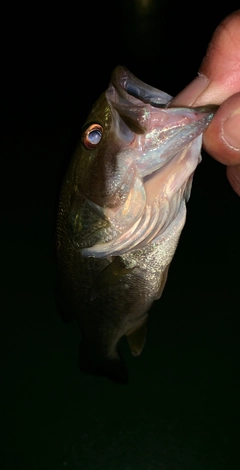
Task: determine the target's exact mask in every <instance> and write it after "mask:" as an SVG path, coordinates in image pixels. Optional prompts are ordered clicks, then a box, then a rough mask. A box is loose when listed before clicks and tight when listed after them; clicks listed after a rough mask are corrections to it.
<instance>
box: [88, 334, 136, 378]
mask: <svg viewBox="0 0 240 470" xmlns="http://www.w3.org/2000/svg"><path fill="white" fill-rule="evenodd" d="M79 368H80V370H81V371H82V372H84V373H85V374H92V375H98V376H103V377H107V378H108V379H110V380H111V381H112V382H115V383H118V384H126V383H128V371H127V368H126V365H125V363H124V361H123V359H122V358H121V354H120V353H119V352H117V353H116V355H115V357H104V356H102V355H101V354H97V353H96V352H95V353H94V354H93V353H92V351H91V352H89V351H88V349H87V348H86V347H85V345H84V342H82V343H81V344H80V347H79Z"/></svg>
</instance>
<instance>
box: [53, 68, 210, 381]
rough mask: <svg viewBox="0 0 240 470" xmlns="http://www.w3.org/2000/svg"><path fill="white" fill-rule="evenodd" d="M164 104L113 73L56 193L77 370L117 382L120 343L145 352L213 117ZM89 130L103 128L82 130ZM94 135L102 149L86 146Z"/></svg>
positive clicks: (121, 366) (60, 259)
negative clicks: (74, 327) (155, 306)
mask: <svg viewBox="0 0 240 470" xmlns="http://www.w3.org/2000/svg"><path fill="white" fill-rule="evenodd" d="M170 102H171V96H170V95H168V94H166V93H164V92H161V91H159V90H157V89H154V88H152V87H150V86H148V85H146V84H144V83H143V82H141V81H140V80H138V79H137V78H136V77H134V76H133V75H132V74H131V73H130V72H129V71H127V70H126V69H125V68H123V67H117V68H116V69H115V70H114V71H113V74H112V78H111V82H110V85H109V87H108V89H107V90H106V92H105V93H103V94H102V95H101V97H100V98H99V100H98V101H97V102H96V103H95V104H94V105H93V107H92V110H91V112H90V114H89V116H88V118H87V121H86V124H85V125H84V127H83V131H82V138H81V141H80V143H79V146H78V148H77V149H76V152H75V153H74V155H73V158H72V160H71V162H70V165H69V168H68V171H67V174H66V177H65V179H64V182H63V186H62V190H61V194H60V201H59V210H58V219H57V264H58V278H59V279H58V281H59V286H60V288H59V292H60V295H61V299H60V302H59V306H60V310H61V312H60V314H61V316H62V317H63V318H64V319H65V320H66V319H67V320H71V319H72V318H75V319H76V320H77V321H78V324H79V328H80V335H81V342H80V353H79V365H80V368H81V370H83V371H84V372H87V373H93V374H97V375H105V376H107V377H108V378H110V379H111V380H113V381H115V382H120V383H125V382H127V380H128V372H127V368H126V366H125V363H124V361H123V360H122V358H121V356H120V353H119V350H118V343H119V341H120V339H121V338H122V337H123V336H124V335H126V336H127V339H128V343H129V346H130V348H131V351H132V354H133V355H135V356H138V355H139V354H140V353H141V352H142V349H143V347H144V344H145V339H146V325H147V318H148V311H149V309H150V307H151V305H152V303H153V302H154V301H155V300H156V299H158V298H159V297H160V296H161V294H162V291H163V289H164V286H165V283H166V279H167V273H168V269H169V265H170V263H171V260H172V258H173V256H174V253H175V250H176V247H177V244H178V241H179V237H180V235H181V231H182V229H183V226H184V223H185V218H186V202H187V200H188V198H189V196H190V192H191V182H192V177H193V173H194V170H195V168H196V166H197V165H198V163H199V162H200V160H201V156H200V151H201V144H202V132H203V131H204V129H205V128H206V127H207V125H208V124H209V122H210V121H211V119H212V117H213V114H214V111H215V110H214V109H213V108H211V107H209V108H208V107H205V108H200V109H199V108H198V109H194V108H192V109H191V108H184V107H182V108H173V107H172V108H171V105H170ZM95 124H97V125H98V126H99V129H100V130H101V129H102V131H100V132H99V134H98V128H96V129H97V130H96V131H93V134H92V135H91V132H90V134H87V133H88V129H89V128H90V127H89V126H92V125H93V126H94V125H95ZM93 129H95V128H94V127H93ZM94 132H95V134H94ZM92 136H93V137H94V138H97V139H99V143H97V144H96V145H95V144H92V143H91V142H88V141H87V140H86V141H85V140H84V139H89V140H90V141H91V138H92ZM86 143H88V144H89V145H90V146H91V148H88V147H87V146H86Z"/></svg>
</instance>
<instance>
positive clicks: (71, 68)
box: [0, 0, 240, 470]
mask: <svg viewBox="0 0 240 470" xmlns="http://www.w3.org/2000/svg"><path fill="white" fill-rule="evenodd" d="M145 4H146V7H145V8H144V1H142V2H141V1H140V0H138V1H137V0H136V1H135V2H134V1H133V0H132V1H126V0H125V1H115V2H112V3H111V2H96V3H95V2H87V3H81V5H79V7H78V10H79V9H80V11H78V10H74V9H71V7H70V6H69V5H67V4H65V5H64V7H62V9H61V7H60V6H59V4H58V5H56V7H55V9H53V8H52V9H50V7H49V6H43V5H41V4H34V5H33V6H32V9H31V8H30V6H28V7H24V5H22V4H21V6H20V7H19V10H17V9H16V8H17V7H16V6H13V5H10V7H9V9H8V11H7V9H5V10H4V11H3V14H2V32H3V38H2V43H1V65H2V67H1V76H2V80H3V82H2V87H1V110H0V115H1V120H2V122H1V185H0V187H1V192H2V194H1V267H2V270H1V271H2V280H1V318H2V321H1V336H2V337H1V342H0V344H1V348H2V352H1V362H2V364H1V379H2V380H1V383H2V385H1V392H0V393H1V397H0V401H1V405H2V418H1V420H0V422H1V438H2V439H1V443H2V452H1V455H2V457H1V468H4V470H5V469H6V470H13V469H18V470H35V469H36V470H39V469H45V470H59V469H63V468H67V469H71V470H72V469H73V470H75V469H86V470H87V469H89V470H93V469H94V470H98V469H106V470H108V469H110V470H135V469H136V470H141V469H143V470H155V469H158V470H193V469H194V470H203V469H204V470H215V469H218V470H223V469H226V470H233V469H239V468H240V449H239V438H240V433H239V425H240V422H239V418H240V413H239V392H240V386H239V385H240V384H239V359H240V346H239V333H240V331H239V301H240V290H239V265H240V251H239V239H240V220H239V211H240V206H239V198H238V197H237V196H236V194H235V193H234V192H233V190H232V189H231V187H230V185H229V184H228V181H227V179H226V176H225V168H224V166H222V165H220V164H219V163H217V162H216V161H215V160H213V159H212V158H211V157H209V156H208V155H206V154H205V153H204V154H203V162H202V163H201V165H200V166H199V167H198V169H197V171H196V174H195V178H194V184H193V191H192V196H191V199H190V202H189V204H188V218H187V224H186V226H185V228H184V231H183V234H182V237H181V240H180V244H179V247H178V250H177V253H176V255H175V258H174V260H173V263H172V266H171V269H170V274H169V279H168V283H167V286H166V288H165V291H164V294H163V297H162V299H161V300H160V301H159V302H157V303H155V305H154V306H153V308H152V309H151V312H150V321H149V328H148V336H147V343H146V346H145V349H144V351H143V353H142V355H141V356H140V357H139V358H137V359H136V358H133V357H132V356H131V355H130V352H129V350H128V347H127V345H126V344H125V341H123V342H122V345H121V347H122V351H123V355H124V357H125V359H126V362H127V365H128V369H129V375H130V380H129V384H128V385H125V386H120V385H115V384H113V383H111V382H109V381H108V380H107V379H104V378H96V377H92V376H85V375H83V374H82V373H80V372H79V370H78V367H77V351H78V340H79V335H78V330H77V326H76V324H71V325H67V326H66V325H64V324H62V322H61V320H60V319H59V317H58V315H57V312H56V308H55V303H54V286H55V267H54V224H55V212H56V203H57V197H58V191H59V186H60V182H61V178H62V174H63V173H64V170H65V167H66V164H67V162H68V160H69V158H70V156H71V153H72V151H73V149H74V147H75V145H76V142H77V140H78V138H79V132H80V129H81V126H82V124H83V123H84V120H85V118H86V115H87V113H88V111H89V109H90V107H91V105H92V104H93V102H94V101H95V100H96V99H97V98H98V96H99V95H100V93H102V91H103V90H105V89H106V87H107V85H108V83H109V80H110V74H111V71H112V69H113V68H114V67H115V66H116V65H118V64H122V65H125V66H127V67H128V68H129V69H130V71H131V72H132V73H134V74H135V75H136V76H137V77H138V78H140V79H141V80H143V81H145V82H147V83H149V84H151V85H152V86H155V87H157V88H159V89H162V90H164V91H166V92H168V93H170V94H172V95H175V94H177V93H178V92H179V91H180V90H181V89H182V88H184V87H185V86H186V84H187V83H189V82H190V81H191V80H192V79H193V78H194V77H195V76H196V74H197V70H198V68H199V65H200V63H201V60H202V58H203V56H204V54H205V51H206V48H207V44H208V42H209V41H210V38H211V35H212V33H213V31H214V29H215V28H216V26H217V25H218V24H219V22H220V21H221V20H222V19H223V18H224V17H225V16H226V15H227V14H229V13H231V12H232V11H234V10H235V9H236V4H235V5H234V3H233V2H231V1H230V2H227V4H226V6H225V7H223V6H222V7H221V6H220V3H219V4H218V6H217V10H216V11H214V10H213V7H211V11H210V10H208V8H207V7H208V3H207V2H205V3H200V2H198V3H192V5H191V6H190V5H185V6H184V5H182V4H181V2H179V3H178V4H177V5H174V4H173V3H172V2H168V3H167V2H164V3H163V2H161V1H157V0H155V1H154V0H152V2H150V1H148V2H147V1H145Z"/></svg>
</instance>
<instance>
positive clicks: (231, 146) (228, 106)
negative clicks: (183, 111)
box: [203, 93, 240, 165]
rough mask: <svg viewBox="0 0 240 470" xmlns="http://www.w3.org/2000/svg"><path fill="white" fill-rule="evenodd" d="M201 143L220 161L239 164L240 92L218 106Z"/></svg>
mask: <svg viewBox="0 0 240 470" xmlns="http://www.w3.org/2000/svg"><path fill="white" fill-rule="evenodd" d="M203 145H204V148H205V149H206V150H207V152H208V153H209V154H210V155H212V156H213V157H214V158H215V159H217V160H218V161H220V162H221V163H223V164H225V165H236V164H238V163H239V164H240V93H237V94H235V95H233V96H231V97H230V98H228V99H227V100H226V101H225V102H224V103H223V104H222V105H221V106H220V108H219V109H218V111H217V112H216V114H215V116H214V119H213V120H212V122H211V123H210V125H209V126H208V128H207V129H206V131H205V132H204V134H203Z"/></svg>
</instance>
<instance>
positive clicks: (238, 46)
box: [172, 10, 240, 106]
mask: <svg viewBox="0 0 240 470" xmlns="http://www.w3.org/2000/svg"><path fill="white" fill-rule="evenodd" d="M238 92H240V10H237V11H236V12H234V13H232V14H231V15H229V16H227V17H226V18H225V19H224V20H223V21H222V22H221V23H220V25H219V26H218V27H217V29H216V30H215V31H214V34H213V37H212V39H211V42H210V44H209V46H208V49H207V53H206V56H205V58H204V59H203V62H202V65H201V67H200V70H199V76H198V77H197V78H195V80H193V81H192V82H191V83H190V84H189V85H188V86H187V87H186V88H185V89H184V90H183V91H182V92H181V93H180V94H179V95H178V96H176V97H175V98H174V99H173V100H172V104H174V105H185V106H192V105H193V104H194V106H202V105H205V104H209V103H210V104H221V103H222V102H223V101H225V100H226V99H227V98H229V97H230V96H231V95H233V94H235V93H238Z"/></svg>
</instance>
